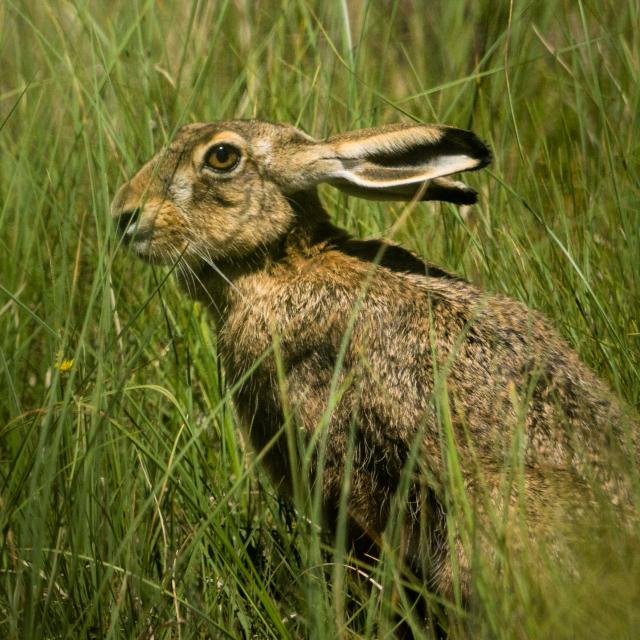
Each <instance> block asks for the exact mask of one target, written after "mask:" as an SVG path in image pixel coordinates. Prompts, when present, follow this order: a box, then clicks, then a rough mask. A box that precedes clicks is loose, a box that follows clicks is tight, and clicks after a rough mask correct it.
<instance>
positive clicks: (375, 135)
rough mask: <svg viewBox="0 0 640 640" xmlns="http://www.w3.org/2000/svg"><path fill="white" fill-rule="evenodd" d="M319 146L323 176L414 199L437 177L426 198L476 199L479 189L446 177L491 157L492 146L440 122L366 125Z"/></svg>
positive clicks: (382, 196)
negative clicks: (367, 126) (378, 126)
mask: <svg viewBox="0 0 640 640" xmlns="http://www.w3.org/2000/svg"><path fill="white" fill-rule="evenodd" d="M318 146H319V147H321V148H322V152H323V153H322V158H321V159H319V161H317V162H316V163H315V164H314V170H315V171H314V173H315V174H316V176H317V180H318V181H320V182H328V183H330V184H333V185H334V186H336V187H338V188H339V189H342V190H343V191H346V192H348V193H351V194H354V195H358V196H360V197H364V198H370V199H379V200H410V199H412V198H414V197H415V196H416V194H418V193H419V190H420V187H421V185H423V184H424V183H425V182H427V183H431V182H433V184H428V185H427V188H425V189H423V190H422V195H421V199H424V200H445V201H449V202H456V203H460V204H472V203H473V202H475V201H476V193H475V191H474V190H473V189H471V188H469V187H467V186H466V185H465V184H464V183H462V182H459V181H452V180H449V181H444V180H443V179H444V177H445V176H448V175H451V174H453V173H458V172H460V171H473V170H475V169H479V168H481V167H483V166H485V165H487V164H488V163H489V162H490V160H491V152H490V151H489V148H488V147H487V146H486V145H485V144H484V143H483V142H482V141H481V140H480V139H479V138H478V137H477V136H476V135H475V134H473V133H471V132H470V131H465V130H463V129H456V128H454V127H445V126H439V125H425V126H416V125H409V126H403V125H393V126H390V127H381V128H377V129H363V130H359V131H353V132H349V133H344V134H339V135H335V136H331V137H330V138H328V139H327V140H326V141H325V142H323V143H319V145H318ZM320 168H321V169H322V170H319V169H320ZM436 180H440V182H434V181H436Z"/></svg>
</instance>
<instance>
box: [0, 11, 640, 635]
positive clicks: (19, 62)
mask: <svg viewBox="0 0 640 640" xmlns="http://www.w3.org/2000/svg"><path fill="white" fill-rule="evenodd" d="M638 24H640V4H639V3H638V2H637V0H631V1H630V2H626V3H618V2H612V1H609V0H601V1H600V2H584V1H582V0H577V1H574V2H568V1H567V2H565V1H563V0H553V1H549V2H544V3H543V2H538V3H536V2H524V1H521V0H514V1H513V2H511V3H507V2H505V3H495V2H491V1H489V0H477V1H476V2H469V3H465V2H426V1H425V2H423V1H421V0H385V2H373V1H367V0H355V1H354V2H349V3H346V2H335V3H327V2H321V1H319V0H318V1H316V0H285V1H284V2H282V3H276V2H267V1H258V2H249V1H248V0H235V1H233V2H232V1H228V0H218V1H215V2H199V1H197V0H193V1H192V2H191V3H189V2H179V3H171V2H166V3H165V2H154V1H152V0H135V1H133V2H131V1H129V2H121V1H120V0H115V1H113V2H109V3H102V2H93V1H85V0H70V1H60V2H57V1H53V0H41V1H36V0H33V1H32V0H6V1H5V2H3V3H2V4H0V63H1V67H0V69H1V70H0V248H1V251H2V260H1V262H0V380H2V382H1V386H0V456H1V461H0V531H1V532H2V533H1V536H2V537H1V539H0V635H2V637H7V638H29V639H31V638H58V637H60V638H63V637H64V638H67V637H77V638H84V637H96V638H121V637H126V638H128V637H131V638H134V637H155V638H160V637H162V638H185V639H186V638H196V637H214V638H224V637H232V638H263V637H264V638H269V637H271V638H287V637H291V638H296V637H314V638H335V637H345V638H346V637H352V636H355V635H359V636H362V637H370V638H373V637H384V636H385V635H387V634H390V633H391V632H392V630H393V628H394V626H395V625H398V624H399V623H401V622H402V619H403V618H405V619H406V622H405V625H407V626H408V627H412V625H413V624H414V623H413V622H412V621H411V616H410V611H409V610H410V607H411V601H410V597H409V596H408V595H407V594H408V593H409V592H408V591H406V590H404V589H403V588H402V581H403V580H405V579H406V577H404V578H403V577H402V575H401V574H400V572H399V570H398V567H397V558H395V556H394V554H393V552H392V551H391V550H383V560H384V561H383V562H382V563H380V565H378V566H377V567H374V568H373V569H369V570H368V573H367V576H368V578H363V577H362V576H361V577H360V579H353V578H354V577H355V575H356V574H357V571H355V568H354V567H353V565H352V563H350V561H349V559H348V558H347V557H346V556H345V554H344V539H343V537H342V538H341V536H340V535H339V536H338V540H337V542H336V549H335V550H332V549H331V548H329V547H327V541H326V540H325V539H324V538H323V537H322V536H321V535H319V533H318V528H317V526H316V524H315V523H314V521H313V517H309V516H313V509H312V508H311V510H310V511H309V512H308V513H306V514H305V512H304V509H303V507H302V506H301V505H300V504H298V507H299V508H298V509H294V508H293V506H292V505H290V504H289V503H287V502H285V501H282V500H281V499H280V498H279V497H278V496H277V494H276V491H275V490H274V488H273V487H272V486H271V485H270V483H269V480H268V479H267V477H266V476H265V474H264V472H263V471H262V470H261V467H260V465H259V460H258V458H259V455H258V456H256V454H255V452H252V451H250V450H249V449H248V448H246V447H245V446H244V443H243V440H242V436H241V435H240V432H239V430H238V428H237V425H236V418H235V414H234V410H233V407H232V404H231V402H230V396H229V390H228V389H227V387H226V385H225V381H224V372H223V371H222V370H221V366H220V363H219V360H218V358H217V356H216V336H215V333H214V331H213V328H212V325H211V323H210V321H209V319H208V317H207V315H206V314H205V313H204V312H203V310H202V309H200V308H198V307H197V306H194V305H193V304H192V303H190V302H189V301H187V300H186V298H185V297H184V296H182V295H180V293H179V292H178V291H177V289H176V287H175V284H174V281H173V279H172V277H171V275H168V274H167V273H166V272H165V271H163V270H158V269H149V267H148V266H145V265H144V264H141V263H140V264H139V263H138V262H136V261H134V260H133V259H132V258H131V256H127V255H126V254H125V253H121V252H116V251H115V248H116V243H115V242H114V239H113V237H112V232H111V222H110V220H109V213H108V210H109V202H110V199H111V197H112V195H113V193H114V191H115V189H116V188H117V186H118V184H119V183H121V182H122V180H123V179H125V178H126V177H128V176H129V175H131V173H132V172H133V171H135V170H136V169H137V168H138V167H139V166H140V164H141V162H142V161H143V160H144V159H146V158H147V157H148V156H150V155H151V154H152V153H153V152H154V150H156V149H157V148H158V146H159V145H161V144H162V143H164V142H165V141H166V140H167V139H168V138H170V137H171V135H172V133H173V132H174V131H175V129H176V128H177V127H178V126H179V125H180V124H183V123H185V122H188V121H193V120H201V121H202V120H216V119H223V118H230V117H254V116H255V117H260V118H265V119H269V120H282V121H287V122H291V123H294V124H297V125H299V126H301V127H303V128H305V129H306V130H307V131H309V132H310V133H313V134H315V135H318V136H322V135H324V134H327V133H328V132H332V131H338V130H346V129H350V128H356V127H364V126H372V125H376V124H381V123H387V122H396V121H399V120H411V119H415V120H418V121H426V122H429V121H439V122H446V123H449V124H455V125H458V126H463V127H467V128H471V129H473V130H474V131H476V132H477V133H478V134H479V135H480V136H481V137H483V138H484V139H486V140H487V141H488V142H489V143H490V144H491V146H492V147H493V150H494V153H495V161H494V163H493V165H492V167H491V168H490V169H489V170H488V171H485V172H484V173H483V174H482V175H477V176H472V177H471V178H470V181H471V182H472V183H473V184H474V186H475V187H476V188H477V189H478V190H479V191H480V194H481V197H480V203H479V205H477V206H475V207H474V208H473V209H471V210H469V211H460V210H458V209H455V208H454V207H450V206H448V205H421V206H420V207H418V209H417V210H415V211H414V212H413V213H412V214H411V215H410V216H408V217H406V219H405V218H403V219H402V220H400V221H399V224H394V223H395V222H398V220H399V216H400V215H401V213H402V206H401V205H394V204H390V205H389V204H384V205H379V204H373V203H370V202H361V201H356V200H352V199H348V198H346V197H344V196H341V195H338V194H337V193H335V192H333V191H331V190H326V191H323V192H322V197H323V199H324V201H325V202H326V203H327V205H328V207H330V209H331V210H332V211H333V212H334V217H335V220H336V221H337V222H338V223H339V224H341V225H344V226H345V227H347V228H348V229H349V230H350V231H352V232H353V233H354V234H357V235H361V236H371V235H385V234H388V233H391V232H390V231H389V230H390V229H392V236H393V240H395V241H398V242H401V243H403V244H405V245H406V246H408V247H409V248H411V249H413V250H415V251H417V252H418V253H419V254H421V255H423V256H425V257H426V258H427V259H429V260H430V261H432V262H435V263H438V264H441V265H443V266H445V267H447V268H448V269H451V270H455V271H457V272H459V273H462V274H464V275H465V276H467V277H468V278H470V279H472V280H474V281H476V282H479V283H481V284H482V285H483V286H484V287H486V288H487V289H490V290H493V291H501V292H505V293H508V294H509V295H512V296H515V297H517V298H520V299H522V300H523V301H525V302H526V303H527V304H529V305H530V306H532V307H534V308H537V309H539V310H541V311H542V312H544V313H546V314H547V315H548V316H549V317H551V318H552V319H553V320H554V322H555V324H556V326H557V327H558V328H559V330H560V331H561V332H562V333H563V334H564V335H565V336H566V337H567V339H568V340H569V342H570V343H571V344H572V345H573V346H574V347H575V348H576V349H577V351H578V352H579V353H580V355H581V357H582V358H583V359H584V360H585V361H586V362H588V363H589V364H590V365H591V366H592V367H593V368H594V369H595V370H596V371H598V372H599V374H600V375H601V376H602V377H604V378H605V379H606V380H608V382H609V383H610V384H611V386H612V387H613V388H614V389H615V390H616V392H617V393H619V394H620V395H621V396H623V397H624V398H625V399H626V400H627V401H628V402H629V403H630V404H631V405H635V406H636V407H637V406H638V405H639V404H640V357H639V355H640V348H639V339H640V321H639V313H638V310H639V309H640V284H639V283H640V279H639V278H638V270H639V269H640V224H639V212H640V154H639V153H638V134H637V132H638V130H639V129H640V83H639V82H638V80H639V78H640V46H639V45H640V30H638V28H637V26H638ZM445 405H446V401H445ZM445 414H446V411H445ZM445 418H446V415H445ZM445 422H446V420H445ZM451 464H452V465H453V466H454V468H455V465H456V464H459V462H456V460H455V459H454V460H452V461H451ZM454 497H455V492H454ZM458 497H459V498H461V499H462V498H463V497H464V496H463V495H459V496H458ZM301 502H302V503H303V502H304V501H301ZM311 502H313V500H311ZM458 507H459V508H457V507H456V504H455V501H454V503H452V508H451V511H450V514H449V519H450V525H451V527H452V530H456V529H459V530H464V527H465V526H466V525H465V517H466V516H465V511H464V500H462V502H460V503H459V504H458ZM591 542H592V544H590V545H588V546H586V547H585V548H584V550H581V551H580V552H579V555H580V557H581V564H580V571H579V578H577V577H576V576H567V575H564V574H563V570H562V568H561V567H556V568H555V570H554V568H553V566H551V567H549V568H548V570H547V571H546V572H544V573H543V574H536V573H535V572H533V571H528V570H527V569H526V567H525V566H524V565H523V566H521V567H518V566H514V567H509V566H507V567H505V569H504V571H502V572H500V573H499V574H491V573H487V572H485V573H484V574H481V575H480V576H479V578H478V579H477V580H476V583H475V584H474V588H475V592H476V594H477V605H476V606H475V607H474V608H473V609H472V610H471V611H466V612H465V611H464V610H462V609H461V608H459V607H456V606H455V604H454V605H450V606H447V607H445V608H444V610H445V611H446V621H445V622H444V623H443V624H445V625H446V626H447V627H448V629H449V633H450V637H452V638H462V637H469V636H470V637H476V638H482V637H487V638H488V637H492V638H493V637H500V638H514V637H532V638H550V637H553V638H562V637H566V638H573V637H579V638H588V637H594V638H595V637H598V638H600V637H611V638H613V637H615V638H632V637H636V634H637V629H638V628H640V544H639V543H638V540H637V537H636V536H634V535H633V532H631V533H630V532H625V531H624V530H621V529H620V527H619V526H618V525H617V524H616V522H615V521H614V520H608V519H607V518H604V517H603V520H602V522H601V523H600V526H599V531H598V536H596V537H595V538H594V539H593V540H592V541H591ZM414 586H415V585H414ZM427 597H428V598H432V596H430V595H429V596H427ZM412 628H413V629H414V633H415V634H416V635H424V636H425V637H430V634H431V633H432V630H430V629H422V630H420V629H419V628H417V627H415V626H413V627H412Z"/></svg>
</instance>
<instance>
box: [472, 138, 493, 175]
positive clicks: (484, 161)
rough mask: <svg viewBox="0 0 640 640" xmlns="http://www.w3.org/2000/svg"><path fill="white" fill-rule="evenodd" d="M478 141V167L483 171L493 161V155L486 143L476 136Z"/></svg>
mask: <svg viewBox="0 0 640 640" xmlns="http://www.w3.org/2000/svg"><path fill="white" fill-rule="evenodd" d="M476 140H477V142H478V151H479V153H478V160H479V161H480V164H479V165H478V169H482V167H486V166H487V165H488V164H490V163H491V161H492V160H493V153H492V152H491V148H490V147H489V145H488V144H486V143H485V142H483V141H482V140H480V138H478V137H477V136H476Z"/></svg>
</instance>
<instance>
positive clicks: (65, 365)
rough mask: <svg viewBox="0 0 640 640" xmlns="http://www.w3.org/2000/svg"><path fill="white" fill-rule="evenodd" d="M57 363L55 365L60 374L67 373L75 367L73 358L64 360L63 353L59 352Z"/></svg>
mask: <svg viewBox="0 0 640 640" xmlns="http://www.w3.org/2000/svg"><path fill="white" fill-rule="evenodd" d="M56 360H57V362H56V363H55V364H54V365H53V366H54V367H55V368H56V369H59V370H60V373H67V371H69V370H70V369H71V367H73V358H63V357H62V352H61V351H59V352H58V357H57V359H56Z"/></svg>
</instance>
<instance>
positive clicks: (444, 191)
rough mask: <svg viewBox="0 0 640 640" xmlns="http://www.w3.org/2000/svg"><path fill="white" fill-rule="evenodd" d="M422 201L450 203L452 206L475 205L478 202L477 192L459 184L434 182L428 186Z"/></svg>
mask: <svg viewBox="0 0 640 640" xmlns="http://www.w3.org/2000/svg"><path fill="white" fill-rule="evenodd" d="M422 199H423V200H439V201H440V202H452V203H453V204H475V203H476V202H478V192H477V191H476V190H475V189H472V188H471V187H468V186H467V185H464V186H463V185H461V184H460V183H455V184H451V185H446V184H439V183H437V182H435V181H434V182H432V183H431V184H429V186H428V188H427V190H426V191H425V194H424V195H423V196H422Z"/></svg>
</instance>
